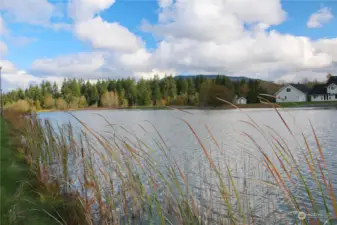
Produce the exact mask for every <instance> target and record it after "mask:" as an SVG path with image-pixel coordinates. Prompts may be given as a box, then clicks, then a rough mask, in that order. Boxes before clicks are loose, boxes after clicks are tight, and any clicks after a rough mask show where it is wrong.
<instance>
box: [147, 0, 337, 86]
mask: <svg viewBox="0 0 337 225" xmlns="http://www.w3.org/2000/svg"><path fill="white" fill-rule="evenodd" d="M252 8H254V10H251V9H252ZM158 18H159V24H154V25H150V24H146V23H145V24H143V29H144V30H145V31H148V32H153V33H154V34H155V35H157V36H160V37H161V39H162V41H161V42H160V43H159V44H158V48H157V49H156V50H155V51H154V53H153V56H152V60H153V61H155V65H160V66H161V67H162V68H166V69H170V68H175V69H176V70H177V71H178V72H186V73H191V71H200V72H201V71H203V72H205V73H225V74H229V75H245V76H250V77H258V78H262V79H269V80H275V79H277V78H278V77H280V76H281V74H289V73H293V72H296V71H309V70H314V69H321V70H324V68H327V67H329V66H330V65H333V62H334V60H336V59H335V58H334V56H333V54H335V53H334V52H335V51H336V50H334V48H333V46H336V45H335V42H331V43H329V47H325V46H324V43H317V44H314V43H313V42H312V41H311V40H310V39H309V38H307V37H300V36H293V35H290V34H282V33H279V32H277V31H276V30H273V29H270V30H267V28H269V27H270V26H271V25H277V24H280V23H282V22H283V21H284V20H285V19H286V12H284V10H283V9H282V7H281V4H280V1H278V0H271V1H269V0H268V1H255V0H241V1H234V0H228V1H221V0H209V1H197V0H192V1H187V0H177V1H176V2H175V3H174V4H173V5H171V6H170V7H169V8H163V9H162V11H161V12H160V13H159V15H158ZM191 18H193V19H191ZM329 40H330V39H328V40H327V41H329ZM177 56H178V57H177ZM197 73H198V72H197ZM316 75H317V76H318V74H316ZM303 76H304V75H303ZM320 76H321V77H324V78H323V79H325V76H322V75H320Z"/></svg>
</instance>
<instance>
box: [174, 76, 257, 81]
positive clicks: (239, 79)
mask: <svg viewBox="0 0 337 225" xmlns="http://www.w3.org/2000/svg"><path fill="white" fill-rule="evenodd" d="M200 75H201V76H203V77H206V78H208V79H215V78H216V76H218V75H203V74H200ZM200 75H177V76H175V77H174V79H188V78H195V77H196V76H200ZM226 77H228V78H229V79H230V80H231V81H241V80H245V81H249V80H257V79H254V78H249V77H243V76H241V77H233V76H226Z"/></svg>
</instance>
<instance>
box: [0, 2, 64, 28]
mask: <svg viewBox="0 0 337 225" xmlns="http://www.w3.org/2000/svg"><path fill="white" fill-rule="evenodd" d="M0 10H3V11H4V16H5V17H6V18H8V19H9V20H10V21H12V22H18V23H28V24H33V25H39V26H44V27H47V28H52V29H56V30H58V29H69V25H68V24H64V23H51V18H52V17H53V16H55V15H56V14H57V12H58V9H57V8H56V7H55V5H53V4H52V3H50V2H48V0H24V1H21V0H2V1H0Z"/></svg>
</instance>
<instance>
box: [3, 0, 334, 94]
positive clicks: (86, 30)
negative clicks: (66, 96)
mask: <svg viewBox="0 0 337 225" xmlns="http://www.w3.org/2000/svg"><path fill="white" fill-rule="evenodd" d="M240 2H241V3H238V2H235V1H227V2H226V4H223V2H222V1H221V0H208V1H202V0H190V1H187V0H177V1H171V0H158V1H157V0H146V1H138V0H132V1H131V0H100V1H95V0H91V1H88V0H87V1H84V0H72V1H63V0H61V1H60V0H53V1H51V0H50V1H47V0H26V1H25V3H22V1H19V0H4V3H1V4H0V12H1V21H2V22H1V24H2V25H1V27H0V28H1V29H0V31H1V33H0V34H1V43H2V44H1V46H2V48H1V54H0V57H1V58H0V60H1V63H2V66H3V67H4V69H3V70H4V79H5V84H6V87H5V88H7V89H11V88H14V87H18V86H20V87H26V86H27V85H29V84H30V83H32V82H33V83H34V82H35V83H38V82H41V80H43V79H48V80H56V81H58V80H61V79H63V78H64V77H84V78H86V79H93V80H95V79H98V78H105V77H120V76H134V77H145V78H147V77H151V76H152V75H153V74H160V75H161V76H163V75H164V74H181V73H188V74H191V73H225V74H228V75H232V76H241V75H244V76H250V77H259V78H262V79H267V80H275V81H294V80H303V79H320V80H322V79H324V78H323V77H324V76H325V74H326V73H329V72H334V71H336V64H337V58H336V57H337V47H336V46H337V41H336V40H337V39H336V37H337V29H336V28H337V19H336V17H335V13H336V12H337V2H336V1H325V2H320V1H300V0H297V1H290V0H289V1H279V0H268V1H265V0H244V1H240ZM32 5H34V7H31V6H32ZM252 8H254V10H252ZM253 11H254V12H253ZM243 25H244V26H243ZM60 27H61V28H60ZM258 27H260V28H258ZM261 27H264V28H261ZM104 71H105V72H104Z"/></svg>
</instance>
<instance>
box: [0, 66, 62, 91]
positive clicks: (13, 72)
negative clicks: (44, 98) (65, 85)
mask: <svg viewBox="0 0 337 225" xmlns="http://www.w3.org/2000/svg"><path fill="white" fill-rule="evenodd" d="M0 66H2V78H3V82H4V91H9V90H11V89H15V88H23V89H24V88H28V87H29V85H31V84H40V83H41V82H42V81H43V80H48V81H51V82H54V81H55V82H57V83H58V84H61V82H62V81H63V79H64V78H63V77H53V76H41V77H38V76H35V75H32V74H29V73H27V72H26V71H24V70H19V69H17V68H16V67H15V65H14V64H13V63H12V62H10V61H8V60H0Z"/></svg>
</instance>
